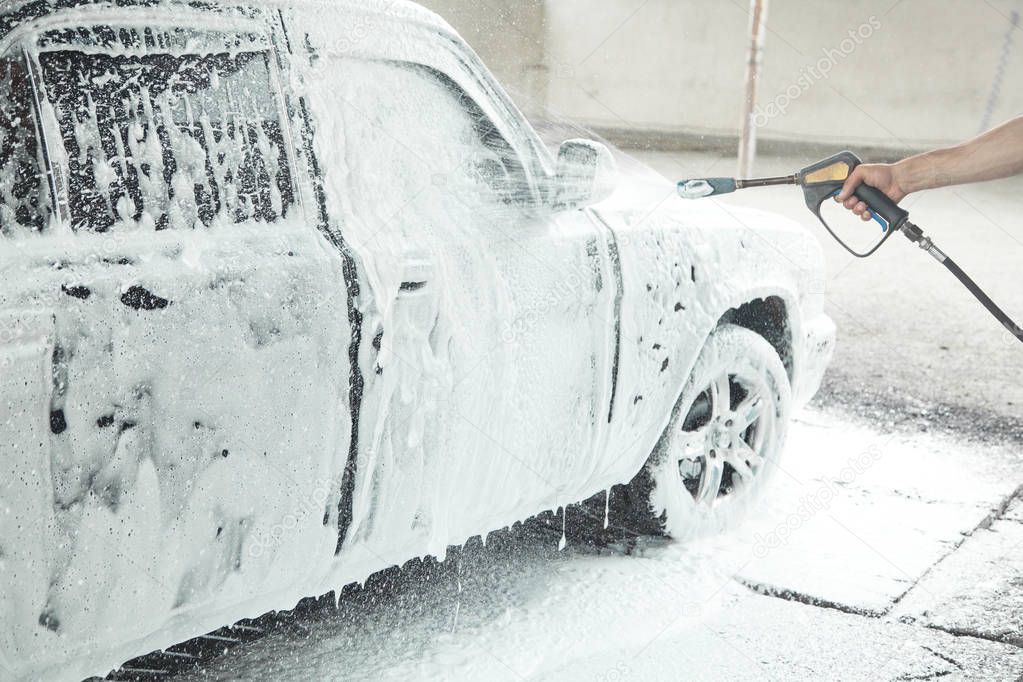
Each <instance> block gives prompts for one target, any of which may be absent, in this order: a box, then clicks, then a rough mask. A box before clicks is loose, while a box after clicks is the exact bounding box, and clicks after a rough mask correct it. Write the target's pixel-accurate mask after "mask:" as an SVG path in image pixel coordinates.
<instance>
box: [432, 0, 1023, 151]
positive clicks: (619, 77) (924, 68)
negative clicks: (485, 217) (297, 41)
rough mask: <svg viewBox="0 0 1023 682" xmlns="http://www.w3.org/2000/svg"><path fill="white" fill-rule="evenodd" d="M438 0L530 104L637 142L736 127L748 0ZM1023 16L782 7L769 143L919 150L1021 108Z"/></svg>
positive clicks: (953, 8)
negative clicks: (536, 102)
mask: <svg viewBox="0 0 1023 682" xmlns="http://www.w3.org/2000/svg"><path fill="white" fill-rule="evenodd" d="M426 4H428V5H431V6H432V7H434V8H435V9H437V10H438V11H440V12H441V14H444V15H445V16H447V17H448V18H449V20H451V21H452V23H453V24H454V25H455V26H456V28H458V29H459V30H460V31H461V32H462V33H463V35H464V36H465V37H466V38H467V40H469V42H470V43H471V44H473V45H474V47H476V49H477V50H478V51H479V52H480V54H481V55H482V56H483V58H484V60H485V61H487V63H488V64H489V65H490V66H491V68H493V69H494V71H495V72H496V73H497V74H498V76H499V78H501V79H502V80H503V81H505V82H507V83H509V84H511V86H512V88H513V89H515V90H517V91H519V92H520V93H523V95H522V96H523V97H524V98H525V99H529V100H536V99H539V101H541V102H546V104H547V105H549V107H550V108H551V109H553V110H554V111H556V112H558V113H560V114H564V115H566V116H568V117H570V118H573V119H576V120H578V121H580V122H581V123H583V124H585V125H589V126H594V127H598V128H601V129H608V128H613V129H617V130H618V132H619V133H625V132H629V133H633V134H636V135H637V136H639V137H643V135H648V134H649V133H651V132H659V133H668V134H674V135H679V134H684V135H685V136H687V137H689V138H690V139H692V137H693V135H700V134H706V135H707V136H708V139H710V138H715V137H717V138H722V137H724V138H728V137H730V136H734V135H735V134H736V133H737V130H738V125H739V112H740V104H741V97H742V93H743V84H742V79H743V71H744V64H745V50H746V43H747V37H746V35H747V31H748V22H749V18H748V13H747V10H748V2H747V0H734V1H729V2H720V1H712V0H547V1H546V2H544V1H543V0H528V1H527V2H507V3H505V2H501V1H494V2H485V3H484V2H478V1H476V0H434V1H433V2H430V1H429V0H428V1H427V3H426ZM1014 13H1015V15H1016V16H1017V17H1018V16H1019V14H1023V0H985V1H983V2H982V1H980V0H942V1H941V2H936V1H934V0H902V1H901V2H898V1H897V0H843V1H842V2H832V1H828V2H823V1H822V2H814V3H808V2H805V0H803V1H799V2H797V0H771V2H770V13H769V18H768V30H769V33H768V36H767V46H766V55H765V70H764V73H763V78H762V81H761V94H760V113H761V114H762V115H761V116H760V117H759V123H760V124H761V136H762V137H763V138H764V139H768V140H770V139H781V140H790V139H794V140H804V141H805V140H814V141H824V140H827V141H829V142H835V141H839V142H842V143H848V144H850V145H875V146H884V147H894V148H913V147H919V146H927V145H931V144H937V143H943V142H949V141H953V140H960V139H963V138H966V137H969V136H971V135H973V134H974V133H976V132H977V131H978V130H979V128H980V126H981V125H982V123H983V122H984V121H985V120H990V122H992V123H997V122H999V121H1001V120H1004V119H1006V118H1009V117H1011V116H1015V115H1018V114H1021V113H1023V24H1017V26H1016V28H1013V24H1012V17H1013V15H1014ZM996 81H999V82H1000V88H999V90H1000V96H999V97H998V98H997V101H996V102H995V106H994V107H993V108H992V110H991V111H990V118H989V117H988V113H989V112H988V109H989V106H988V104H989V99H990V97H991V93H992V90H993V89H994V88H995V85H996ZM531 103H532V102H531Z"/></svg>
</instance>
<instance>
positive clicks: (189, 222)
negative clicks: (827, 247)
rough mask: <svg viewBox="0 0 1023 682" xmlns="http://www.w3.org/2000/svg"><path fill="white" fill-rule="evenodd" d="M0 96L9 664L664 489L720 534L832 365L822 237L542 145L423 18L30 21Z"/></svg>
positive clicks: (130, 1) (66, 6) (300, 13)
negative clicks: (583, 504)
mask: <svg viewBox="0 0 1023 682" xmlns="http://www.w3.org/2000/svg"><path fill="white" fill-rule="evenodd" d="M0 108H2V109H3V110H4V114H5V115H4V116H3V117H2V119H0V178H2V180H3V182H0V366H2V382H3V383H2V399H0V511H2V513H0V584H2V589H0V614H2V618H0V677H3V678H4V679H9V678H16V679H18V678H24V679H36V678H39V677H48V678H53V679H69V680H72V679H81V678H82V677H85V676H88V675H93V674H103V673H104V672H105V671H107V670H109V669H111V668H113V667H116V666H117V665H119V664H120V663H121V662H123V661H125V660H127V659H130V658H132V657H134V656H137V655H139V654H143V653H147V652H150V651H155V650H160V649H164V648H166V647H168V646H170V645H173V644H175V643H177V642H181V641H184V640H186V639H189V638H191V637H194V636H196V635H199V634H202V633H205V632H209V631H212V630H214V629H216V628H218V627H220V626H223V625H225V624H230V623H234V622H237V621H238V620H240V619H242V618H246V617H253V616H257V615H259V614H262V613H266V612H269V611H272V610H277V609H287V608H290V607H292V606H294V605H295V603H296V602H297V601H298V600H300V599H302V598H304V597H308V596H313V595H320V594H324V593H326V592H329V591H331V590H334V589H338V588H340V587H342V586H344V585H346V584H349V583H351V582H355V581H361V580H364V579H365V578H366V577H367V576H369V575H371V574H373V573H375V572H377V571H379V570H381V569H384V568H387V567H389V566H392V565H396V564H397V565H400V564H403V563H404V562H406V561H407V560H409V559H410V558H413V557H419V556H423V555H434V556H444V553H445V552H446V549H447V547H449V546H451V545H458V544H461V543H464V542H465V541H466V540H467V539H468V538H471V537H473V536H477V535H485V534H486V533H488V532H490V531H492V530H495V529H499V528H503V527H505V526H507V525H509V524H512V523H514V522H516V521H519V520H522V519H525V518H528V517H530V516H533V515H535V514H537V513H539V512H541V511H543V510H549V509H556V508H559V507H562V506H564V505H566V504H571V503H574V502H578V501H580V500H584V499H586V498H589V497H590V496H592V495H594V494H596V493H600V492H601V491H607V490H610V489H611V488H612V487H614V486H621V485H627V484H629V483H630V482H634V481H636V480H642V481H643V482H644V485H643V486H642V487H641V488H642V491H643V494H644V495H645V497H644V499H643V505H644V508H645V511H646V512H647V513H648V514H649V515H650V518H652V519H653V520H654V522H655V523H656V524H657V525H658V527H660V528H661V529H663V530H664V532H667V533H669V534H671V535H675V536H684V535H687V534H689V533H691V532H702V531H706V530H708V529H713V528H716V527H719V526H721V525H724V524H725V523H727V521H728V520H729V519H731V518H733V517H734V516H735V515H736V514H737V513H738V512H740V511H741V510H742V508H744V507H745V506H747V505H748V504H749V502H750V501H751V500H753V499H754V498H755V497H756V496H757V495H758V494H759V493H760V492H761V491H762V490H763V488H764V484H765V482H766V480H767V479H768V478H769V476H770V474H771V472H772V471H773V470H774V469H776V468H777V466H778V458H779V457H780V455H781V452H782V448H783V443H784V435H785V429H786V423H787V420H788V418H789V416H790V414H791V412H792V409H793V408H794V406H796V405H798V404H799V403H801V402H804V401H806V400H807V399H808V398H809V397H810V396H812V395H813V393H814V392H815V391H816V389H817V387H818V386H819V383H820V380H821V376H822V374H823V372H824V368H825V366H826V364H827V362H828V359H829V357H830V354H831V350H832V346H833V342H834V325H833V324H832V322H831V321H830V320H829V319H828V318H827V317H826V316H825V315H824V314H823V312H822V305H823V276H822V259H821V254H820V249H819V246H818V244H817V242H816V241H815V240H814V239H813V237H811V236H809V235H807V234H805V233H804V232H803V230H802V229H801V228H799V227H798V226H796V225H794V224H792V223H789V222H786V221H784V220H782V219H781V218H779V217H777V216H774V215H770V214H766V213H760V212H754V211H747V210H739V209H729V212H727V213H726V212H724V211H723V210H722V209H721V208H719V207H717V206H715V205H713V204H707V205H693V204H685V203H684V202H682V201H681V200H678V199H671V200H666V197H667V196H668V195H670V194H672V193H673V192H674V188H673V187H672V185H671V184H670V183H668V182H667V181H663V184H662V185H659V184H657V183H656V182H655V183H650V182H648V181H646V180H644V179H640V178H638V177H637V176H636V175H635V174H633V173H629V172H616V171H615V168H614V167H615V163H614V158H613V155H612V154H611V152H610V151H609V150H608V149H607V148H606V147H605V146H603V145H601V144H599V143H597V142H593V141H590V140H583V139H575V140H568V141H565V142H564V144H562V145H561V146H560V148H559V149H558V150H556V152H555V153H553V154H552V153H551V152H549V151H548V149H547V148H546V147H545V145H544V144H543V143H542V142H541V141H540V139H539V138H538V136H537V135H536V133H535V131H534V129H533V128H532V127H531V126H530V124H529V123H528V122H527V121H526V119H525V118H524V117H523V116H522V115H521V114H520V113H519V112H518V110H517V109H516V108H515V107H514V105H513V104H512V103H511V101H510V100H509V98H508V97H507V95H506V94H505V93H504V91H503V89H502V88H501V87H500V85H499V84H498V83H497V82H496V81H495V80H494V78H493V77H492V76H491V74H490V73H489V72H488V71H487V69H486V68H485V67H484V66H483V64H482V63H481V62H480V60H479V58H478V57H477V56H476V55H475V54H474V53H473V52H472V51H471V50H470V49H469V48H468V47H467V46H466V45H465V43H464V42H463V41H462V40H461V39H460V38H459V37H458V36H457V34H456V33H455V32H454V31H453V30H452V29H451V28H450V27H448V26H447V25H446V24H445V23H443V22H442V21H441V20H440V19H438V18H437V17H436V16H435V15H433V14H431V13H429V12H426V11H425V10H423V9H421V8H419V7H418V6H415V5H412V4H408V3H404V2H391V1H388V2H383V1H368V0H367V1H365V2H350V1H348V0H345V1H342V2H314V1H312V0H305V1H301V2H293V3H287V5H286V6H285V5H284V4H278V3H256V2H252V3H220V2H206V1H204V2H176V1H173V0H170V1H166V2H159V3H154V2H149V1H146V0H121V1H119V2H117V3H113V4H111V3H106V2H102V3H101V2H90V1H88V0H50V1H48V2H40V1H34V2H9V3H7V4H6V5H5V6H4V9H3V10H2V13H0ZM609 513H610V514H611V515H612V521H613V522H618V520H617V519H615V518H614V515H615V514H616V513H617V512H616V510H615V509H614V508H613V507H612V509H611V510H610V512H609Z"/></svg>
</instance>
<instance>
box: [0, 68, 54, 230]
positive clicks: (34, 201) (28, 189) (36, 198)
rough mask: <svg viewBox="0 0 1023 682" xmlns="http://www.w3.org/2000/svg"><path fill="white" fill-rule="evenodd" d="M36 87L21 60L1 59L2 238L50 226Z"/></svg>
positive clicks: (0, 152)
mask: <svg viewBox="0 0 1023 682" xmlns="http://www.w3.org/2000/svg"><path fill="white" fill-rule="evenodd" d="M37 131H38V126H37V125H36V117H35V108H34V107H33V106H32V86H31V81H30V78H29V72H28V69H27V68H26V65H25V61H24V59H23V58H22V57H21V56H6V57H4V58H2V59H0V234H3V235H7V236H9V235H14V234H17V233H32V232H39V231H41V230H42V229H43V227H44V225H45V223H46V222H47V218H46V216H48V214H49V211H48V197H49V195H48V189H47V185H46V183H45V181H44V175H43V173H42V170H41V169H42V168H43V164H42V160H41V158H40V148H39V141H38V137H37Z"/></svg>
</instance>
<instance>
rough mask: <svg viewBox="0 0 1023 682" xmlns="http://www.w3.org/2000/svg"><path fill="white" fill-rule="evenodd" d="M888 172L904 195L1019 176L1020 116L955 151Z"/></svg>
mask: <svg viewBox="0 0 1023 682" xmlns="http://www.w3.org/2000/svg"><path fill="white" fill-rule="evenodd" d="M892 170H893V172H894V175H895V179H896V182H897V183H898V184H899V186H900V187H901V188H902V189H903V190H904V191H905V193H906V194H910V193H912V192H918V191H920V190H924V189H933V188H935V187H945V186H948V185H961V184H965V183H970V182H983V181H985V180H994V179H997V178H1004V177H1008V176H1010V175H1016V174H1018V173H1023V116H1021V117H1019V118H1015V119H1013V120H1011V121H1009V122H1008V123H1005V124H1003V125H1001V126H999V127H997V128H994V129H993V130H990V131H988V132H986V133H984V134H983V135H981V136H980V137H976V138H974V139H972V140H970V141H968V142H964V143H962V144H960V145H956V146H955V147H949V148H947V149H938V150H936V151H933V152H928V153H926V154H920V155H919V156H913V157H910V158H908V159H906V160H904V161H900V162H899V163H897V164H895V166H894V167H893V169H892Z"/></svg>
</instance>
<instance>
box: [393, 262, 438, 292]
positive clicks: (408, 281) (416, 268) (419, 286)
mask: <svg viewBox="0 0 1023 682" xmlns="http://www.w3.org/2000/svg"><path fill="white" fill-rule="evenodd" d="M433 273H434V268H433V263H431V262H430V261H429V259H427V258H426V257H425V256H408V255H406V257H405V260H404V262H403V272H402V279H401V293H403V294H413V293H416V292H419V291H422V290H423V289H424V288H426V286H427V285H429V283H430V280H431V279H432V278H433Z"/></svg>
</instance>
